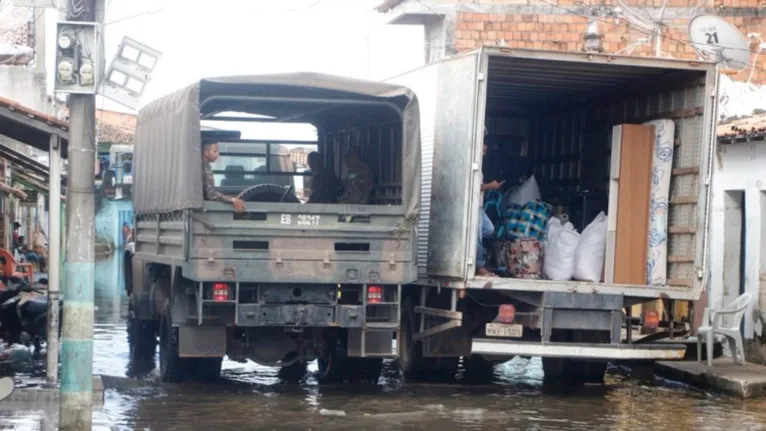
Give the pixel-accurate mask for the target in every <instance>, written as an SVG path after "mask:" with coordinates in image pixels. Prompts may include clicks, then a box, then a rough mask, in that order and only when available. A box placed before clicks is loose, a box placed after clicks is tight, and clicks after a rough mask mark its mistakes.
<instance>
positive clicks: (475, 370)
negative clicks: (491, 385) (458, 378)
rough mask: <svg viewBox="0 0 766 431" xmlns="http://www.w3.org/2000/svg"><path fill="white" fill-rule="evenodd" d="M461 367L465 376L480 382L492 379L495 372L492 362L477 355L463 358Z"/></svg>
mask: <svg viewBox="0 0 766 431" xmlns="http://www.w3.org/2000/svg"><path fill="white" fill-rule="evenodd" d="M463 368H465V374H464V377H465V378H467V379H470V380H476V381H482V382H485V381H489V380H492V377H493V376H494V372H495V366H494V364H493V363H492V362H490V361H488V360H486V359H484V358H482V357H481V356H479V355H471V356H469V357H466V358H463Z"/></svg>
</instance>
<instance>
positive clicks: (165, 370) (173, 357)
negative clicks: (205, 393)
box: [159, 303, 192, 383]
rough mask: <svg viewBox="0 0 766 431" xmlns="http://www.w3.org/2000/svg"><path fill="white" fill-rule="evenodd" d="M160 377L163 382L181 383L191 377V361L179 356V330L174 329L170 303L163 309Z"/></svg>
mask: <svg viewBox="0 0 766 431" xmlns="http://www.w3.org/2000/svg"><path fill="white" fill-rule="evenodd" d="M159 332H160V377H161V378H162V381H163V382H167V383H180V382H182V381H184V380H186V378H188V377H189V374H190V371H192V370H191V365H192V364H191V363H190V362H191V361H189V360H188V359H185V358H181V357H180V356H179V354H178V328H174V327H173V319H172V317H171V314H170V303H166V304H165V307H163V309H162V312H161V317H160V331H159Z"/></svg>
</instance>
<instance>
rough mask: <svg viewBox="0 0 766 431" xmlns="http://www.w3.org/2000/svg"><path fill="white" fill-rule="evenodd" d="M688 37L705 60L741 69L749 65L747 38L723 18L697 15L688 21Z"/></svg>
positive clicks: (729, 67)
mask: <svg viewBox="0 0 766 431" xmlns="http://www.w3.org/2000/svg"><path fill="white" fill-rule="evenodd" d="M689 39H691V41H692V44H693V45H694V49H696V50H697V54H699V56H700V57H702V58H703V59H705V60H709V61H715V62H719V63H722V64H723V65H724V67H726V68H728V69H734V70H742V69H745V68H746V67H748V66H749V65H750V56H751V54H752V52H751V51H750V47H749V46H748V44H747V39H745V36H743V35H742V33H740V31H739V30H738V29H737V27H734V26H733V25H732V24H730V23H729V22H727V21H725V20H724V19H723V18H720V17H717V16H715V15H699V16H696V17H694V18H693V19H692V20H691V21H690V22H689Z"/></svg>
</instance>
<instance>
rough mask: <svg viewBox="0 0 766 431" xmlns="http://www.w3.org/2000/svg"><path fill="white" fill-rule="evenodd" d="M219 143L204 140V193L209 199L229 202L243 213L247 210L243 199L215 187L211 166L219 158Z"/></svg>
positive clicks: (235, 209) (206, 198)
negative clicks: (226, 193) (228, 194)
mask: <svg viewBox="0 0 766 431" xmlns="http://www.w3.org/2000/svg"><path fill="white" fill-rule="evenodd" d="M218 157H220V155H219V154H218V143H217V142H213V141H202V194H203V196H204V199H205V200H207V201H219V202H228V203H230V204H231V205H232V206H233V207H234V211H236V212H238V213H241V212H244V211H245V203H244V202H243V201H242V199H239V198H235V197H232V196H226V195H225V194H223V193H221V192H219V191H218V190H216V188H215V177H214V176H213V168H212V167H211V166H210V164H211V163H214V162H215V161H216V160H218Z"/></svg>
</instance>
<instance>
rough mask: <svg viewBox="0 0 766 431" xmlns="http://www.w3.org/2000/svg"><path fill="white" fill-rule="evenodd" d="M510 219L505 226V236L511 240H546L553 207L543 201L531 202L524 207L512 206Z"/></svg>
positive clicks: (509, 211) (509, 210)
mask: <svg viewBox="0 0 766 431" xmlns="http://www.w3.org/2000/svg"><path fill="white" fill-rule="evenodd" d="M511 205H512V207H510V208H509V209H508V213H509V217H508V221H507V223H506V224H505V235H506V237H507V238H508V239H509V240H514V239H517V238H532V239H536V240H540V241H543V240H545V234H546V232H547V225H548V219H549V218H550V217H551V212H552V210H553V207H552V206H551V205H550V204H547V203H545V202H543V201H541V200H534V201H530V202H529V203H527V204H526V205H524V206H523V207H520V206H519V205H516V204H511Z"/></svg>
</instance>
